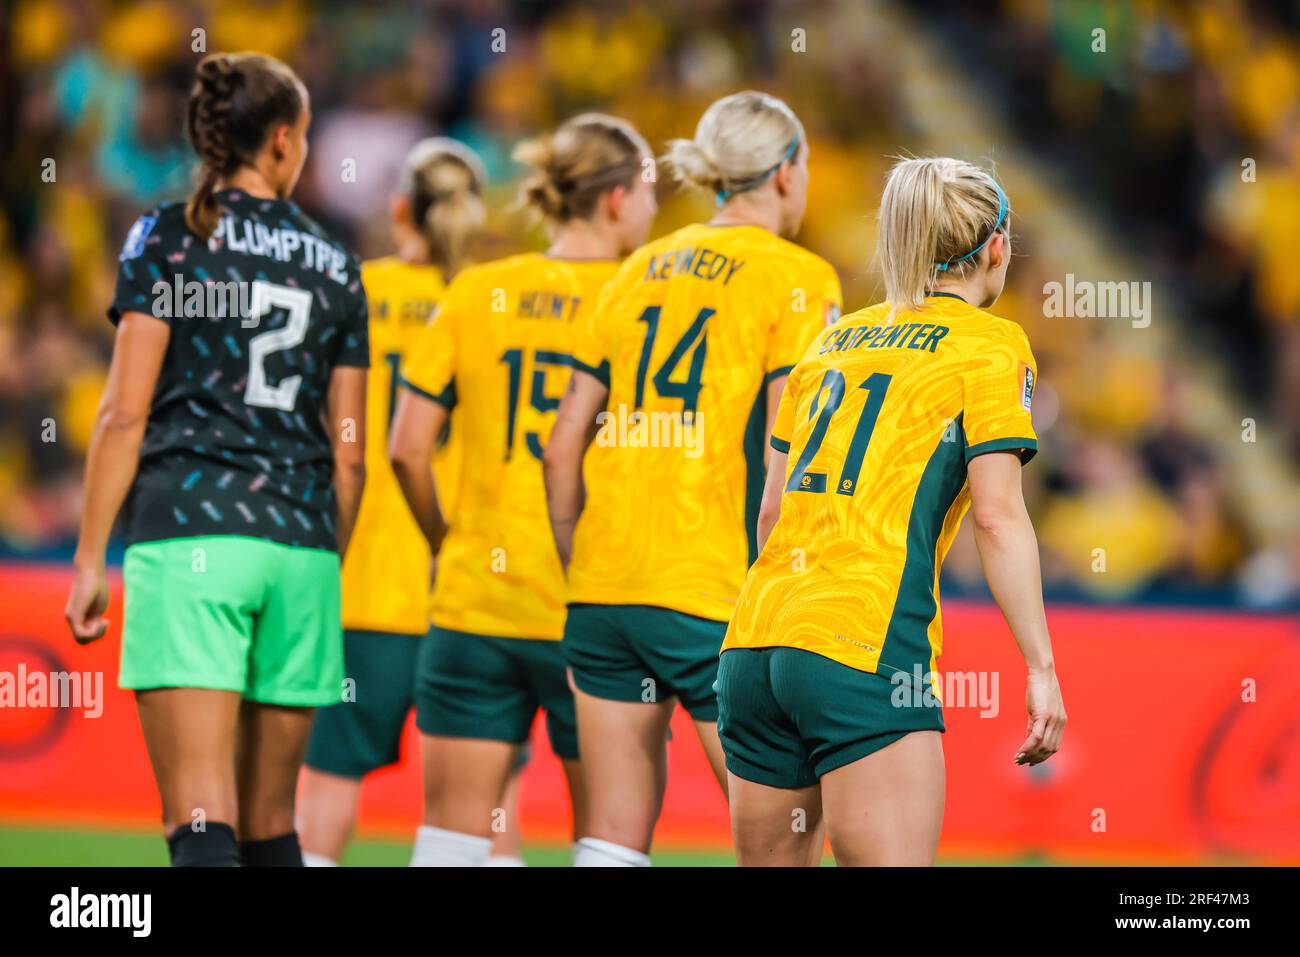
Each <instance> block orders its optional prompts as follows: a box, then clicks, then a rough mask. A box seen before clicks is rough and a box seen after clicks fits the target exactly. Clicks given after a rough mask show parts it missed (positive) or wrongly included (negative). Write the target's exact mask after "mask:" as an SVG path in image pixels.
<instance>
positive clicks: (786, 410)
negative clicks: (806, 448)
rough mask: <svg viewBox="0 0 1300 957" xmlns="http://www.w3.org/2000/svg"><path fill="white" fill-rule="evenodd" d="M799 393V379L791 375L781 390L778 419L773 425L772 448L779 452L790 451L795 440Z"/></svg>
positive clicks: (777, 411) (777, 408) (777, 412)
mask: <svg viewBox="0 0 1300 957" xmlns="http://www.w3.org/2000/svg"><path fill="white" fill-rule="evenodd" d="M796 391H798V377H797V376H795V375H794V374H791V376H790V378H789V379H787V380H786V383H785V388H784V389H782V390H781V401H780V403H779V404H778V405H777V407H776V419H775V421H773V423H772V438H771V439H770V441H771V444H772V448H774V449H776V450H777V451H778V452H787V453H788V452H789V451H790V440H791V439H793V438H794V407H795V403H796V399H795V392H796Z"/></svg>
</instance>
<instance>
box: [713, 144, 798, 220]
mask: <svg viewBox="0 0 1300 957" xmlns="http://www.w3.org/2000/svg"><path fill="white" fill-rule="evenodd" d="M797 152H799V137H797V136H796V137H795V138H794V139H792V140H791V141H790V145H789V146H787V147H786V150H785V155H783V156H782V157H781V158H780V159H779V160H777V161H776V165H774V166H773V167H772V168H771V169H769V170H767V171H766V172H763V173H759V174H758V175H757V176H755V177H753V178H752V179H748V180H742V181H741V182H740V183H738V184H737V185H736V186H734V187H733V188H731V189H720V190H718V191H717V193H715V194H714V199H715V200H716V201H717V204H718V205H719V206H721V205H722V204H723V203H725V202H726V201H727V200H729V199H731V197H733V196H735V195H736V194H737V193H747V192H749V191H750V190H751V189H758V187H760V186H762V185H763V184H764V183H766V182H767V181H768V180H769V179H771V178H772V177H773V176H774V175H775V174H776V171H777V170H779V169H780V168H781V164H782V163H787V162H789V161H790V160H792V159H794V154H795V153H797Z"/></svg>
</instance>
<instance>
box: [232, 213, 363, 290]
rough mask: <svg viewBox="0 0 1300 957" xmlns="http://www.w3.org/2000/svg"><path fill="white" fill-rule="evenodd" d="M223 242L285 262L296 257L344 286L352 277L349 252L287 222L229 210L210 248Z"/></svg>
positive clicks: (238, 250) (303, 265)
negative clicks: (236, 214) (270, 221)
mask: <svg viewBox="0 0 1300 957" xmlns="http://www.w3.org/2000/svg"><path fill="white" fill-rule="evenodd" d="M223 246H224V247H225V248H226V249H227V250H229V251H230V252H232V253H244V254H245V255H248V256H266V257H268V258H270V259H274V260H276V261H277V262H282V263H287V262H293V261H294V260H295V259H296V260H297V262H298V265H299V266H300V267H301V268H303V269H306V270H313V269H314V270H315V271H316V272H318V273H321V274H322V275H325V276H328V277H329V278H330V279H333V280H334V281H335V282H336V283H338V284H339V285H341V286H346V285H347V284H348V283H349V282H350V281H351V277H350V276H349V275H348V269H347V266H348V254H347V253H346V252H344V251H343V250H342V249H341V248H339V247H338V246H335V245H334V244H333V243H330V242H327V241H326V240H324V239H321V238H320V237H319V236H316V235H313V234H312V233H307V232H303V231H301V230H298V229H293V228H291V227H288V226H278V227H276V228H274V229H272V228H271V227H269V226H267V225H266V223H263V222H260V221H258V220H255V219H239V218H236V217H234V216H232V215H230V214H226V215H225V216H222V217H221V221H220V222H219V223H218V224H217V229H216V232H214V233H213V234H212V238H211V239H209V240H208V249H210V250H212V251H213V252H217V251H219V250H220V249H221V248H222V247H223Z"/></svg>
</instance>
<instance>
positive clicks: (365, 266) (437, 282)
mask: <svg viewBox="0 0 1300 957" xmlns="http://www.w3.org/2000/svg"><path fill="white" fill-rule="evenodd" d="M361 279H362V281H363V282H365V283H366V288H367V289H368V290H369V291H370V292H371V293H372V294H373V293H374V292H375V289H376V288H381V287H386V286H395V285H400V284H402V283H408V282H409V283H411V284H412V285H417V284H418V285H421V286H427V285H430V284H432V285H434V286H436V287H437V288H439V289H441V288H442V287H443V286H445V285H446V280H445V279H444V277H443V274H442V270H441V269H439V268H438V267H437V266H434V265H432V264H427V263H426V264H417V263H409V262H407V261H406V260H404V259H402V258H401V257H400V256H379V257H377V258H375V259H367V260H364V261H363V262H362V263H361ZM372 287H375V288H372Z"/></svg>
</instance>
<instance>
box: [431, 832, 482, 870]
mask: <svg viewBox="0 0 1300 957" xmlns="http://www.w3.org/2000/svg"><path fill="white" fill-rule="evenodd" d="M491 854H492V839H491V838H490V837H477V836H475V835H473V834H461V833H459V832H457V831H447V830H444V829H443V828H440V827H428V826H427V825H422V826H421V827H419V828H417V829H416V832H415V849H414V850H413V851H412V852H411V866H412V867H482V866H483V865H484V864H486V863H487V860H488V858H489V857H490V856H491Z"/></svg>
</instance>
